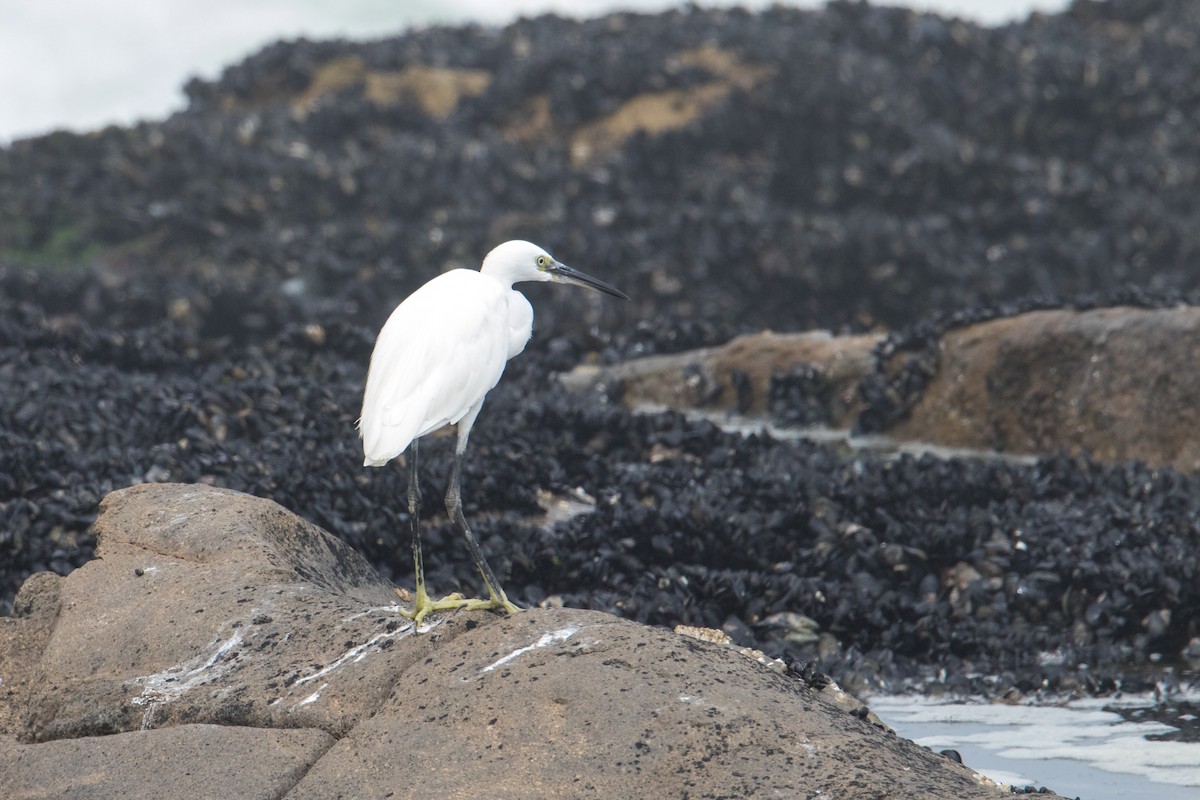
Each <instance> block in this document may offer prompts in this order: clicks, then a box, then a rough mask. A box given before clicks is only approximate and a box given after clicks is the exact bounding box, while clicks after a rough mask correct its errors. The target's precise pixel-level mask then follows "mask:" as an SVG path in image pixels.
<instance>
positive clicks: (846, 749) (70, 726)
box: [0, 485, 1004, 800]
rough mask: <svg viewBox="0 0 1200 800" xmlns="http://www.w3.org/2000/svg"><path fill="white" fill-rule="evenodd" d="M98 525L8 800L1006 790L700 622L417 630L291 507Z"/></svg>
mask: <svg viewBox="0 0 1200 800" xmlns="http://www.w3.org/2000/svg"><path fill="white" fill-rule="evenodd" d="M96 529H97V535H98V538H99V545H98V556H97V558H96V560H94V561H92V562H89V563H88V564H87V565H85V566H84V567H83V568H81V569H78V570H76V571H75V572H73V573H72V574H71V575H70V576H68V577H66V578H61V579H58V578H55V579H53V580H55V581H57V585H58V588H59V589H60V592H59V594H58V596H57V597H55V596H54V594H53V593H47V592H45V591H43V590H42V589H39V585H40V584H44V583H45V582H46V580H47V579H45V578H41V577H38V578H35V579H33V581H32V583H33V584H34V586H33V587H31V589H30V590H29V591H28V592H23V596H24V597H26V598H27V600H28V602H27V608H26V609H25V615H24V616H22V617H18V618H8V619H4V620H2V622H3V625H0V644H3V645H4V646H3V647H0V652H3V653H8V652H10V651H11V648H10V646H9V645H10V643H11V642H12V641H13V639H14V638H15V637H20V636H24V635H25V631H24V628H25V627H26V626H27V625H30V624H33V625H34V627H35V628H38V629H40V628H41V627H42V626H41V625H40V624H39V623H37V622H36V621H37V620H39V619H51V620H52V621H53V622H52V633H51V635H50V637H49V640H48V642H47V643H46V646H45V649H44V650H43V651H42V652H41V653H40V654H38V655H37V657H36V658H34V659H29V660H26V661H25V662H24V665H23V667H21V668H19V667H17V665H16V664H15V663H14V662H0V665H2V668H3V674H2V677H3V678H4V681H5V686H13V687H16V688H15V689H14V690H12V691H10V692H9V693H7V694H6V695H5V696H4V698H3V706H4V709H5V714H4V716H3V717H2V718H0V721H2V722H3V723H4V724H3V726H2V727H0V792H3V796H4V797H6V798H13V799H14V800H16V799H17V798H25V797H45V796H54V795H56V794H62V795H71V796H75V794H76V793H78V792H80V791H82V792H86V793H87V796H92V797H141V796H146V797H150V796H156V794H155V793H157V794H161V791H162V786H163V785H164V783H163V782H164V781H166V780H171V779H177V780H178V781H179V782H178V783H172V784H171V785H172V787H173V789H172V791H180V792H184V793H186V794H187V795H188V796H192V797H230V796H237V797H288V798H304V797H320V798H324V797H331V796H363V797H375V796H383V795H385V794H386V793H388V792H389V791H395V790H396V788H397V787H412V786H421V787H422V790H423V791H424V792H427V793H429V794H431V795H433V796H437V797H478V796H480V795H481V794H486V795H487V796H490V797H529V796H530V795H531V793H532V794H533V795H536V796H539V797H634V796H638V797H694V796H739V797H748V796H755V795H758V794H769V795H770V794H780V793H784V794H787V795H789V796H797V797H818V796H831V795H838V796H848V795H850V794H854V795H865V794H870V795H872V796H889V795H890V796H904V797H929V798H935V797H970V798H976V797H978V798H985V797H1000V796H1003V794H1004V793H1003V792H1001V791H1000V790H999V789H998V788H997V787H995V786H994V785H989V784H987V783H986V782H985V781H984V780H983V779H981V778H980V777H979V776H978V775H976V774H974V773H973V772H971V771H970V770H969V769H967V768H965V767H963V766H962V765H961V764H957V763H952V762H950V761H949V760H947V759H945V758H942V757H941V756H939V755H937V754H935V753H933V752H931V751H930V750H928V749H926V748H922V747H918V746H917V745H915V744H913V743H912V742H909V741H907V740H904V739H900V738H898V737H896V735H895V734H894V733H892V732H891V731H890V730H887V729H886V728H885V727H883V726H882V725H881V724H879V723H878V721H877V720H873V719H872V718H871V717H870V715H869V713H868V712H867V710H866V709H865V708H863V707H861V706H859V705H851V706H850V707H849V708H847V707H846V704H845V701H844V700H838V697H837V696H838V695H839V694H840V693H839V692H838V691H837V689H836V687H832V686H827V687H825V689H821V688H819V684H818V683H817V682H815V681H812V680H806V679H804V678H803V677H801V676H798V675H796V674H794V673H792V672H787V671H784V670H781V669H774V670H772V669H768V668H767V667H766V666H764V665H763V664H761V663H759V661H758V660H756V659H754V658H750V657H747V656H745V655H742V654H740V653H738V652H736V651H735V650H733V649H731V648H728V647H722V646H720V645H716V644H709V643H706V642H702V641H699V640H697V639H696V638H692V637H689V636H684V635H680V634H678V633H673V632H670V631H667V630H663V629H652V628H648V627H646V626H641V625H636V624H634V623H630V622H627V621H625V620H621V619H618V618H616V617H613V616H610V615H607V614H601V613H597V612H591V611H581V610H574V609H551V610H543V609H537V610H532V611H527V612H524V613H521V614H518V615H515V616H512V617H499V616H494V615H491V614H487V613H482V612H475V613H465V612H464V613H458V614H453V615H437V617H436V618H435V619H433V620H432V621H430V622H429V623H428V624H427V625H425V626H423V627H422V630H421V631H419V632H417V631H414V629H413V626H412V624H411V622H409V621H408V620H406V619H404V618H403V617H401V616H400V615H399V614H398V610H399V607H398V606H396V605H393V604H391V603H388V604H386V605H379V602H380V600H381V599H383V600H386V599H387V598H388V597H389V596H391V591H390V586H389V585H388V584H387V582H386V581H384V580H383V579H382V578H381V577H379V576H378V575H375V574H374V573H373V572H372V571H371V570H370V569H369V567H367V566H366V564H365V563H364V562H363V561H362V560H361V559H360V558H358V557H357V556H356V555H355V554H353V553H352V552H350V551H349V550H348V549H347V548H346V547H345V546H344V545H342V544H340V543H339V542H337V540H335V539H334V538H333V537H331V536H330V535H329V534H327V533H325V532H324V531H321V530H320V529H317V528H315V527H314V526H312V525H310V524H309V523H306V522H304V521H302V520H300V519H299V518H297V517H295V516H293V515H291V514H289V513H287V512H285V511H283V510H282V509H280V508H279V507H278V506H277V505H276V504H274V503H272V502H270V501H268V500H262V499H259V498H254V497H250V496H247V495H242V494H239V493H236V492H231V491H228V490H224V489H214V488H210V487H202V486H184V485H160V486H144V487H138V488H135V489H129V490H124V491H121V492H116V493H114V494H112V495H110V496H109V497H108V498H107V499H106V500H105V503H104V511H103V513H102V515H101V517H100V519H99V520H98V522H97V525H96ZM302 540H303V541H302ZM305 543H307V546H305ZM139 573H140V574H139ZM43 588H44V587H43ZM234 595H238V597H237V598H236V599H234ZM247 598H252V599H250V600H249V601H248V602H242V601H244V600H247ZM198 605H199V606H202V607H197V606H198ZM31 620H32V621H34V622H31ZM101 734H106V735H101Z"/></svg>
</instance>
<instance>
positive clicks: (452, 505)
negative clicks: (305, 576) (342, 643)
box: [358, 241, 629, 624]
mask: <svg viewBox="0 0 1200 800" xmlns="http://www.w3.org/2000/svg"><path fill="white" fill-rule="evenodd" d="M519 281H557V282H558V283H573V284H577V285H579V286H587V287H590V288H592V289H598V290H599V291H601V292H604V293H605V294H609V295H612V296H613V297H619V298H621V299H623V300H628V299H629V297H628V296H627V295H626V294H625V293H624V292H622V291H620V290H618V289H615V288H613V287H612V286H610V285H608V284H607V283H605V282H604V281H601V280H598V279H596V278H593V277H592V276H590V275H586V274H584V273H582V272H580V271H579V270H577V269H573V268H571V267H568V266H567V265H566V264H562V263H560V262H558V261H555V260H554V258H553V257H552V256H551V255H550V254H549V253H547V252H546V251H545V250H543V249H542V248H540V247H538V246H537V245H535V244H531V243H529V242H523V241H512V242H505V243H504V244H502V245H499V246H498V247H496V248H495V249H494V250H492V252H490V253H488V254H487V257H486V258H485V259H484V260H483V266H482V267H480V269H479V271H478V272H476V271H475V270H470V269H454V270H450V271H449V272H446V273H443V274H441V275H439V276H437V277H436V278H433V279H432V280H430V281H429V282H428V283H426V284H425V285H424V286H422V287H421V288H420V289H417V290H416V291H415V292H413V293H412V294H411V295H409V296H408V298H407V299H405V300H404V302H402V303H401V304H400V305H398V306H396V310H395V311H393V312H392V315H391V316H390V317H388V320H387V322H386V323H384V325H383V329H382V330H380V331H379V337H378V338H377V339H376V340H375V350H374V352H373V353H371V366H370V369H369V370H368V372H367V388H366V391H365V392H364V394H363V405H362V415H361V416H360V417H359V420H358V428H359V435H360V436H361V437H362V441H363V454H364V456H365V459H364V461H363V464H364V465H366V466H370V467H381V466H383V465H384V464H386V463H387V462H389V461H391V460H392V459H393V458H395V457H396V456H398V455H400V454H401V453H403V452H405V451H406V450H407V451H408V514H409V519H410V521H411V525H412V550H413V563H414V567H415V570H416V580H417V592H416V597H415V599H414V601H413V610H412V612H411V613H408V612H405V614H406V616H409V617H410V618H411V619H412V620H413V621H414V622H416V623H417V624H420V622H421V620H422V619H424V618H425V616H426V615H427V614H429V613H430V612H431V611H440V610H443V609H452V608H468V609H500V608H502V609H504V610H505V611H507V612H509V613H512V612H515V611H519V610H520V607H519V606H517V605H516V604H514V603H512V602H511V601H510V600H509V599H508V597H507V595H505V594H504V590H503V589H501V588H500V583H499V582H498V581H497V580H496V576H495V574H494V573H493V572H492V568H491V567H489V566H488V563H487V560H486V559H484V557H483V553H482V552H481V551H480V550H479V543H478V542H477V541H476V540H475V537H474V536H473V535H472V534H471V529H470V528H468V527H467V520H466V518H465V517H464V516H463V510H462V497H461V495H460V488H461V487H460V484H461V482H462V465H463V453H464V452H465V451H466V449H467V437H468V436H470V434H471V426H472V425H473V424H474V423H475V417H476V416H478V415H479V409H480V408H481V407H482V406H483V399H484V397H485V396H486V395H487V393H488V391H489V390H491V388H492V387H493V386H495V385H496V384H497V383H499V381H500V375H501V374H502V373H503V372H504V364H505V363H506V362H507V361H508V359H510V358H512V357H513V356H515V355H517V354H518V353H520V352H521V351H522V350H524V349H525V343H526V342H528V341H529V337H530V335H531V334H532V333H533V307H532V306H531V305H530V304H529V301H528V300H526V299H525V295H523V294H521V293H520V292H518V291H517V290H515V289H513V284H514V283H517V282H519ZM446 425H457V426H458V444H457V446H456V447H455V450H454V467H453V468H452V469H451V471H450V486H449V487H448V489H447V490H446V512H447V513H448V514H449V515H450V519H452V520H453V521H454V524H455V525H456V526H457V527H458V529H459V530H460V531H461V532H462V535H463V538H464V539H466V542H467V548H468V549H469V550H470V551H471V557H472V558H474V559H475V566H476V567H477V568H478V569H479V574H480V575H482V576H483V582H484V583H485V584H486V585H487V589H488V599H487V600H467V599H465V598H463V596H462V595H461V594H457V593H456V594H452V595H448V596H446V597H443V598H442V599H440V600H431V599H430V598H429V595H428V594H427V593H426V591H425V569H424V566H423V565H422V563H421V530H420V519H419V518H420V514H421V486H420V482H419V480H418V478H417V440H418V439H419V438H420V437H421V436H424V435H425V434H427V433H432V432H433V431H436V430H437V429H438V428H441V427H443V426H446Z"/></svg>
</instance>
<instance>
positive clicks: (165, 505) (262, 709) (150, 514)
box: [21, 484, 428, 741]
mask: <svg viewBox="0 0 1200 800" xmlns="http://www.w3.org/2000/svg"><path fill="white" fill-rule="evenodd" d="M95 532H96V536H97V539H98V543H97V547H96V559H95V560H94V561H91V562H89V563H87V564H85V565H84V566H83V567H81V568H80V569H78V570H76V571H75V572H73V573H71V575H70V576H69V577H68V578H67V579H66V580H64V581H63V582H62V589H61V611H60V613H59V616H58V620H57V623H56V625H55V628H54V632H53V634H52V635H51V636H50V638H49V641H48V643H47V645H46V648H45V652H44V654H43V656H42V659H41V662H40V665H39V667H38V678H37V681H36V686H37V687H38V688H37V689H36V691H35V692H34V694H33V697H32V698H31V703H30V705H29V709H28V716H27V719H26V724H25V728H24V730H22V731H21V736H22V737H23V738H24V739H26V740H39V741H44V740H48V739H59V738H74V737H78V736H85V735H95V734H105V733H117V732H121V731H133V730H140V729H143V728H152V727H159V726H163V725H177V724H181V723H188V722H207V723H221V724H237V725H248V726H259V727H276V726H278V727H315V728H321V729H324V730H327V731H329V732H330V733H332V734H335V735H340V734H342V733H345V731H346V730H348V729H349V728H350V727H351V726H352V725H353V724H354V723H355V722H356V721H357V720H358V719H359V718H360V717H362V716H363V715H366V714H370V713H372V712H373V710H374V708H375V706H376V705H377V704H378V702H379V701H380V700H382V699H383V698H384V697H386V696H387V695H388V693H389V692H390V691H391V687H392V685H393V684H394V683H395V681H396V678H397V676H398V675H399V674H400V673H401V672H402V671H403V670H404V668H405V667H406V666H407V664H408V662H409V661H410V660H411V659H414V658H419V657H421V655H422V653H423V651H424V647H425V645H426V643H427V641H428V640H427V639H417V640H416V641H415V642H414V644H413V645H412V646H410V647H404V648H395V647H393V645H394V644H395V643H396V641H397V640H399V639H402V638H406V637H408V636H409V635H410V631H409V629H408V628H407V627H405V626H403V625H401V624H400V623H403V622H406V620H405V619H404V618H403V617H401V616H399V614H398V613H397V612H398V607H397V606H395V605H393V603H394V601H395V596H394V595H393V594H392V587H391V586H390V585H389V584H388V583H387V582H386V581H384V580H383V579H382V578H380V577H379V576H378V575H377V574H376V573H375V571H374V570H372V569H371V567H370V566H369V565H368V564H367V563H366V562H365V561H364V560H363V559H362V557H361V556H359V555H358V554H357V553H355V552H354V551H353V550H351V549H350V548H348V547H346V545H344V544H343V543H342V542H340V541H339V540H337V539H335V538H334V537H332V536H330V535H329V534H328V533H325V532H324V531H322V530H320V529H319V528H317V527H315V526H313V525H311V524H309V523H307V522H305V521H303V520H301V519H300V518H298V517H296V516H295V515H293V514H291V513H290V512H288V511H286V510H285V509H283V508H282V507H281V506H279V505H277V504H275V503H273V502H271V501H269V500H261V499H258V498H254V497H250V496H248V495H244V494H240V493H238V492H232V491H227V490H223V489H212V488H208V487H200V486H179V485H169V484H147V485H143V486H137V487H134V488H132V489H125V490H122V491H118V492H114V493H112V494H111V495H109V496H108V497H107V498H105V500H104V501H103V502H102V503H101V514H100V517H99V519H98V520H97V521H96V526H95ZM318 692H319V693H320V696H321V698H322V700H323V701H324V702H321V703H317V702H313V701H311V699H310V698H312V697H313V696H314V695H315V694H316V693H318Z"/></svg>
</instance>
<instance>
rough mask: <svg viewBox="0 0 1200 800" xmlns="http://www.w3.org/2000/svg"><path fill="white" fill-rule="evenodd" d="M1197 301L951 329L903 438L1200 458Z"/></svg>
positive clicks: (1104, 455) (1159, 462)
mask: <svg viewBox="0 0 1200 800" xmlns="http://www.w3.org/2000/svg"><path fill="white" fill-rule="evenodd" d="M1197 353H1200V308H1194V307H1184V308H1169V309H1140V308H1103V309H1097V310H1094V311H1083V312H1075V311H1063V310H1059V311H1034V312H1030V313H1028V314H1020V315H1017V316H1015V317H1008V318H1005V319H998V320H993V321H991V322H984V323H980V324H977V325H969V326H966V327H963V328H958V329H954V330H950V331H947V332H946V334H945V335H944V336H943V337H942V339H941V342H940V343H939V345H938V350H937V355H938V366H937V372H936V373H935V374H934V376H933V377H932V379H931V380H930V382H929V384H928V386H927V387H926V388H925V391H924V392H923V393H922V395H921V397H920V400H919V401H918V402H917V403H916V404H915V405H913V407H912V408H911V410H910V412H909V414H908V417H907V418H906V419H904V420H902V421H900V422H899V423H898V424H896V425H894V426H892V427H891V428H890V429H889V430H888V433H889V434H890V435H891V436H894V437H896V438H899V439H905V440H917V441H925V442H932V443H936V444H939V445H945V446H948V447H968V448H975V449H979V450H997V451H1001V452H1007V453H1029V454H1039V453H1055V452H1058V451H1064V450H1065V451H1068V452H1072V453H1087V454H1090V455H1091V456H1093V457H1095V458H1098V459H1101V460H1103V461H1109V462H1119V461H1125V460H1128V459H1137V460H1139V461H1144V462H1146V463H1147V464H1149V465H1151V466H1172V467H1175V468H1176V469H1181V470H1186V471H1194V470H1196V469H1197V468H1200V408H1197V405H1196V398H1197V397H1200V373H1198V372H1197V370H1196V355H1197Z"/></svg>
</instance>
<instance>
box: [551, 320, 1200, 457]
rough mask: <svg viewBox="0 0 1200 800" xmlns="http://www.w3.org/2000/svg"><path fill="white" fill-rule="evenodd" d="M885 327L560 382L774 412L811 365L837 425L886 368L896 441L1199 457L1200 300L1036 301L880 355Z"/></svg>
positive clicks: (599, 370)
mask: <svg viewBox="0 0 1200 800" xmlns="http://www.w3.org/2000/svg"><path fill="white" fill-rule="evenodd" d="M881 341H882V337H876V336H866V335H859V336H836V337H835V336H830V335H828V334H826V333H824V332H815V333H802V334H779V335H777V334H770V333H764V334H757V335H754V336H743V337H740V338H738V339H734V340H733V341H731V342H730V343H729V344H727V345H725V346H722V347H715V348H705V349H700V350H693V351H688V352H685V353H678V354H675V355H669V356H650V357H647V358H642V359H636V360H633V361H628V362H625V363H622V364H616V365H613V366H609V367H595V366H584V367H579V368H577V369H575V370H574V371H573V372H571V373H569V374H568V375H566V376H565V377H564V378H563V383H564V385H565V386H566V387H567V388H568V389H572V390H575V391H585V390H590V391H601V392H604V393H605V394H606V395H607V396H608V397H610V398H615V399H618V400H620V401H622V402H624V403H625V404H626V405H627V406H629V407H630V408H635V409H637V408H642V407H646V406H653V407H667V408H674V409H680V410H686V409H697V410H702V411H711V410H739V411H742V412H749V413H762V412H766V411H770V412H771V413H772V415H773V416H774V415H775V414H776V413H777V412H778V411H779V409H778V408H769V407H768V406H767V398H768V397H769V396H770V392H771V387H772V384H773V382H776V381H779V380H780V379H783V378H786V376H787V375H788V374H789V373H794V371H795V370H797V369H798V368H803V369H806V370H810V371H811V372H812V374H813V375H815V376H816V378H817V380H816V381H815V385H817V386H818V387H820V388H821V391H820V392H819V393H818V395H817V396H816V397H815V398H814V397H811V396H810V397H805V398H801V399H802V401H803V402H809V403H811V402H814V400H815V401H816V402H817V403H818V404H819V405H820V410H821V412H822V413H823V414H824V417H823V419H824V421H825V422H826V423H827V424H828V425H831V426H832V427H835V428H837V427H841V428H844V429H849V428H853V427H854V426H855V425H856V424H857V421H858V420H859V419H860V418H861V415H862V414H863V413H864V411H870V410H874V409H871V408H870V401H869V400H868V399H867V396H868V393H867V392H864V391H861V389H862V386H863V381H864V379H868V378H871V379H878V380H880V381H882V382H884V383H887V382H891V383H892V384H893V387H892V389H893V390H892V391H890V392H889V396H891V397H898V398H900V399H899V401H898V403H899V405H900V406H901V408H900V412H899V413H893V414H892V417H891V418H890V419H889V420H888V421H887V424H886V425H885V426H884V427H882V429H881V430H879V431H878V432H879V433H883V434H885V435H886V436H888V437H890V438H891V439H893V440H895V441H896V442H898V443H901V444H904V443H915V444H918V445H936V446H940V447H948V448H963V449H970V450H979V451H995V452H1000V453H1008V454H1015V455H1051V454H1055V453H1059V452H1068V453H1072V454H1087V455H1090V456H1091V457H1093V458H1096V459H1099V460H1102V461H1107V462H1113V463H1116V462H1121V461H1126V460H1130V459H1136V460H1139V461H1143V462H1145V463H1146V464H1148V465H1150V466H1152V467H1160V466H1170V467H1174V468H1176V469H1180V470H1185V471H1195V470H1196V469H1198V468H1200V410H1198V409H1197V407H1196V403H1195V398H1196V397H1200V373H1197V372H1196V370H1195V368H1194V366H1195V365H1194V362H1195V358H1196V354H1197V353H1200V308H1196V307H1191V306H1188V307H1176V308H1161V309H1144V308H1130V307H1116V308H1102V309H1095V310H1090V311H1071V310H1063V309H1059V310H1049V311H1032V312H1029V313H1025V314H1018V315H1015V316H1011V317H1004V318H1000V319H992V320H989V321H986V322H980V323H976V324H972V325H965V326H962V327H956V328H951V329H949V330H947V331H945V332H944V333H943V334H942V335H941V336H940V337H939V338H937V339H935V340H933V341H931V342H929V343H928V346H927V347H926V349H925V350H924V351H923V352H917V353H914V352H910V351H901V352H898V353H896V354H894V355H892V356H891V357H890V358H883V359H880V360H879V363H878V364H877V363H876V356H875V355H874V353H873V352H872V350H873V348H875V347H876V346H877V345H878V344H879V343H880V342H881ZM906 369H908V372H907V373H906V372H905V370H906ZM914 373H916V374H918V375H919V376H920V378H919V380H918V381H916V382H915V388H914V382H913V381H912V380H911V378H912V375H913V374H914ZM739 387H740V388H739ZM905 395H907V396H905ZM784 410H785V411H786V409H784Z"/></svg>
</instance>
